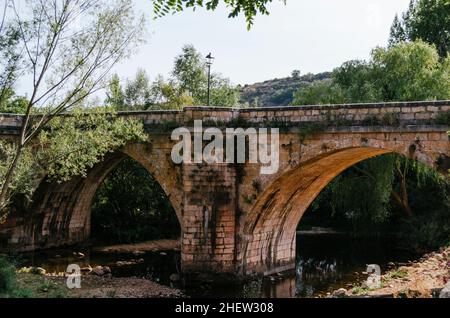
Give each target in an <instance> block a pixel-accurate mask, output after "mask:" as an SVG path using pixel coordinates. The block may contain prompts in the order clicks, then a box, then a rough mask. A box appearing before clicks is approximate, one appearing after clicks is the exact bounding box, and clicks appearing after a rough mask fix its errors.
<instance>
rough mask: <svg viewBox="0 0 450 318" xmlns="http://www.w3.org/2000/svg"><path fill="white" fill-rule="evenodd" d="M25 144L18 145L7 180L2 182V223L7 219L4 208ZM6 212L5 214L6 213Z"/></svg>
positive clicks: (0, 209) (0, 204) (0, 196)
mask: <svg viewBox="0 0 450 318" xmlns="http://www.w3.org/2000/svg"><path fill="white" fill-rule="evenodd" d="M22 150H23V146H22V145H19V146H18V147H17V151H16V155H15V156H14V159H13V161H12V163H11V165H10V166H9V168H8V172H7V173H6V176H5V180H4V181H3V183H2V191H1V193H0V223H2V222H1V221H5V216H6V213H4V209H5V208H6V206H7V201H8V200H7V197H8V193H9V187H10V186H11V182H12V179H13V177H14V173H15V171H16V167H17V164H18V163H19V160H20V157H21V156H22ZM4 214H5V215H4Z"/></svg>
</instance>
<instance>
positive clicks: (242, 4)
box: [152, 0, 286, 29]
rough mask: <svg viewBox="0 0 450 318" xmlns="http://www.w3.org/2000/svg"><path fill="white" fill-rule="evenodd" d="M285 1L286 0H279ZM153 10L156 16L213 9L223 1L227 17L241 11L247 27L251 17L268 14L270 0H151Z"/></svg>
mask: <svg viewBox="0 0 450 318" xmlns="http://www.w3.org/2000/svg"><path fill="white" fill-rule="evenodd" d="M281 1H282V2H284V3H286V0H281ZM152 2H153V11H154V13H155V15H156V17H162V16H165V15H166V14H168V13H176V12H181V11H183V10H185V9H186V8H193V9H195V8H197V7H203V6H205V7H206V9H207V10H215V9H216V8H217V6H218V5H219V2H223V3H224V4H225V5H226V6H227V8H229V9H230V10H231V11H230V13H229V15H228V17H229V18H235V17H237V16H239V15H240V14H241V13H243V14H244V16H245V20H246V21H247V28H248V29H250V28H251V26H252V25H253V18H254V17H255V15H257V14H264V15H268V14H269V11H268V10H267V4H269V3H271V2H272V0H223V1H219V0H152Z"/></svg>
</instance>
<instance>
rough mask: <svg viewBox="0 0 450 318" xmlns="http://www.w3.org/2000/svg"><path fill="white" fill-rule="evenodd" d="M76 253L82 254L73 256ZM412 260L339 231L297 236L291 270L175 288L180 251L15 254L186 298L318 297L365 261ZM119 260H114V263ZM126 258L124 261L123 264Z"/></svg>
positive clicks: (355, 274)
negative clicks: (100, 270)
mask: <svg viewBox="0 0 450 318" xmlns="http://www.w3.org/2000/svg"><path fill="white" fill-rule="evenodd" d="M74 251H76V252H81V253H83V254H84V257H82V258H80V257H81V255H78V256H77V255H76V253H74ZM415 258H417V257H416V256H415V255H412V254H410V253H407V252H405V251H404V250H400V249H398V248H397V244H396V241H395V240H393V239H367V240H361V239H354V238H352V237H351V236H348V235H344V234H313V235H305V234H299V235H298V236H297V257H296V269H295V271H294V270H292V271H290V272H285V273H279V274H276V275H273V276H270V277H265V278H257V279H254V280H251V281H248V282H246V283H243V284H227V285H226V286H223V285H221V286H218V285H216V284H202V285H195V286H189V285H188V286H180V285H179V284H178V285H177V284H174V283H172V282H171V281H170V276H171V275H172V274H174V273H178V272H179V270H180V254H179V252H174V251H167V252H152V253H146V254H144V255H140V256H133V255H117V254H102V253H95V252H92V251H91V250H90V249H75V248H72V249H59V250H48V251H41V252H34V253H26V254H20V255H18V256H17V259H18V262H19V264H20V265H21V266H35V267H42V268H44V269H46V270H47V272H64V271H65V270H66V268H67V265H68V264H73V263H75V264H79V265H80V266H81V267H85V266H88V265H90V266H92V267H94V266H97V265H101V266H109V267H110V268H111V270H112V275H113V276H114V277H129V276H136V277H145V278H147V279H150V280H153V281H155V282H158V283H160V284H163V285H167V286H173V287H179V288H181V289H182V290H183V291H184V293H185V294H187V295H188V296H191V297H244V298H247V297H251V298H259V297H265V298H275V297H289V298H290V297H323V296H326V295H327V293H331V292H332V291H333V290H336V289H338V288H341V287H344V288H351V287H352V286H353V285H354V284H356V283H360V282H361V281H362V280H363V279H364V278H365V277H366V276H365V275H364V274H363V272H364V271H365V270H366V268H367V265H368V264H378V265H380V267H381V269H382V271H384V270H386V269H387V267H388V264H389V263H390V262H394V263H403V262H407V261H409V260H413V259H415ZM118 262H119V263H118ZM127 262H128V263H127Z"/></svg>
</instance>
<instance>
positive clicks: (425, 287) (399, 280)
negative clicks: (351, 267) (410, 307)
mask: <svg viewBox="0 0 450 318" xmlns="http://www.w3.org/2000/svg"><path fill="white" fill-rule="evenodd" d="M449 281H450V247H446V248H441V249H440V250H439V251H438V252H433V253H429V254H426V255H424V256H423V257H422V258H421V259H419V260H417V261H414V262H410V263H409V264H407V265H403V266H398V267H395V268H393V269H390V270H389V271H387V272H386V273H385V274H383V275H382V276H381V284H380V287H379V288H369V287H368V286H367V283H366V282H362V283H361V284H360V285H359V286H356V287H353V288H352V289H350V290H345V289H343V288H342V289H340V290H338V291H335V292H334V293H333V294H334V296H338V297H345V296H347V297H352V296H367V297H394V298H398V297H411V298H418V297H420V298H430V297H433V292H434V291H436V290H440V289H442V288H443V287H444V286H445V285H446V284H447V283H448V282H449Z"/></svg>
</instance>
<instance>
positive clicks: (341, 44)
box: [114, 0, 409, 84]
mask: <svg viewBox="0 0 450 318" xmlns="http://www.w3.org/2000/svg"><path fill="white" fill-rule="evenodd" d="M135 4H136V11H137V12H138V13H141V14H142V13H143V14H144V15H145V16H146V18H147V27H148V36H147V43H146V44H144V45H142V46H141V48H140V50H139V51H138V52H137V53H136V54H134V55H133V56H132V58H131V59H129V60H127V61H124V62H122V63H121V64H120V65H118V66H117V67H116V68H115V69H114V71H115V72H117V73H118V74H119V76H120V77H121V78H122V79H126V78H132V77H133V76H134V75H135V73H136V71H137V70H138V69H139V68H142V69H144V70H146V71H147V73H148V74H149V75H150V77H151V78H154V77H156V75H158V74H162V75H164V76H168V75H169V74H170V71H171V69H172V67H173V61H174V58H175V56H176V55H178V54H179V53H180V52H181V47H182V46H183V45H185V44H193V45H194V46H195V48H197V49H198V50H199V51H200V52H202V53H203V54H204V55H206V54H208V53H209V52H211V53H212V55H213V56H214V57H215V58H216V59H215V61H214V65H213V71H214V72H219V73H221V74H223V75H224V76H226V77H229V78H230V79H231V81H232V83H234V84H252V83H255V82H261V81H264V80H268V79H273V78H281V77H286V76H289V75H290V74H291V72H292V71H293V70H295V69H298V70H300V71H301V73H302V74H306V73H309V72H311V73H318V72H323V71H331V70H333V69H334V68H335V67H337V66H339V65H341V64H342V63H343V62H345V61H348V60H352V59H368V58H369V57H370V52H371V50H372V49H373V48H374V47H376V46H386V45H387V40H388V37H389V30H390V27H391V24H392V21H393V19H394V17H395V15H396V14H397V13H398V14H401V13H402V12H403V11H405V10H406V9H407V7H408V4H409V0H339V1H338V0H287V3H286V5H284V4H283V3H282V2H281V1H277V0H274V2H273V3H272V4H269V5H268V8H269V11H270V15H268V16H257V17H256V18H255V21H254V26H253V27H252V29H251V30H250V31H248V30H247V27H246V24H245V20H244V18H243V17H241V18H236V19H228V18H227V15H228V11H227V9H226V7H224V6H221V7H219V8H218V10H217V11H214V12H211V11H206V10H204V9H197V10H196V11H195V12H193V11H192V10H191V9H188V10H186V11H184V12H182V13H177V14H175V15H168V16H165V17H163V18H160V19H157V20H154V19H153V18H152V5H151V1H150V0H135Z"/></svg>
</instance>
